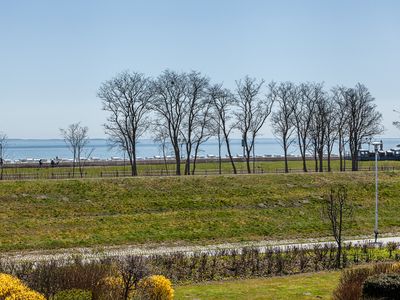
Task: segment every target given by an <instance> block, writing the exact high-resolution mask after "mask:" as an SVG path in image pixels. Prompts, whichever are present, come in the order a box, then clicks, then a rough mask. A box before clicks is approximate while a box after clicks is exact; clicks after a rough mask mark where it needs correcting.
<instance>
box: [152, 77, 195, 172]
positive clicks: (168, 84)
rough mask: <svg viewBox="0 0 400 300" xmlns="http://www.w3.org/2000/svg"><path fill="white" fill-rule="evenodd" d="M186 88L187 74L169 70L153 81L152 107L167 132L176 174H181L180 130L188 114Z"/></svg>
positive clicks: (182, 140)
mask: <svg viewBox="0 0 400 300" xmlns="http://www.w3.org/2000/svg"><path fill="white" fill-rule="evenodd" d="M187 88H188V81H187V74H186V73H177V72H174V71H170V70H166V71H164V72H163V73H162V74H161V75H160V76H159V77H158V78H157V80H155V81H154V83H153V90H154V98H153V100H152V109H153V110H154V111H155V112H156V115H157V119H158V120H159V123H158V124H159V125H160V126H162V127H164V129H165V130H166V131H167V132H168V136H169V139H170V142H171V145H172V148H173V150H174V155H175V162H176V165H175V166H176V167H175V174H176V175H181V146H182V145H183V144H184V143H185V140H184V136H183V135H182V132H183V131H184V122H185V119H186V117H187V114H188V106H187V104H188V99H187V97H188V93H187Z"/></svg>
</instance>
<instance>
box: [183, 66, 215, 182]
mask: <svg viewBox="0 0 400 300" xmlns="http://www.w3.org/2000/svg"><path fill="white" fill-rule="evenodd" d="M208 86H209V79H208V78H207V77H205V76H202V75H201V74H200V73H199V72H196V71H192V72H191V73H189V74H187V87H186V94H187V96H186V101H187V103H185V105H184V106H185V107H187V112H186V114H185V120H184V122H183V128H182V136H183V140H184V143H185V148H186V162H185V175H190V169H191V167H190V162H191V156H192V150H193V147H194V148H195V152H196V153H195V155H194V157H195V158H194V159H196V155H197V151H198V148H199V146H200V144H202V143H203V142H204V138H205V137H206V135H205V129H206V125H207V123H206V121H207V119H208V115H209V113H208V111H209V107H210V105H209V101H208V97H207V89H208Z"/></svg>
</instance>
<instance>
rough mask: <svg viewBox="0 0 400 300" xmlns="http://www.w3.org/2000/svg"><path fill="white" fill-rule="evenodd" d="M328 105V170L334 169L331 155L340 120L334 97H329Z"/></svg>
mask: <svg viewBox="0 0 400 300" xmlns="http://www.w3.org/2000/svg"><path fill="white" fill-rule="evenodd" d="M326 103H327V105H326V106H327V107H326V110H325V112H326V116H325V128H326V129H325V133H326V138H325V144H326V153H327V165H328V172H331V171H332V167H331V156H332V151H333V146H334V144H335V143H336V141H337V139H338V135H339V131H338V127H339V124H338V121H339V120H340V116H338V114H340V112H339V111H338V110H337V109H336V107H335V104H336V103H335V101H334V100H333V98H332V97H328V98H327V102H326Z"/></svg>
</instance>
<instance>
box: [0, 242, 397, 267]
mask: <svg viewBox="0 0 400 300" xmlns="http://www.w3.org/2000/svg"><path fill="white" fill-rule="evenodd" d="M373 242H374V240H373V239H371V238H365V237H364V238H356V239H351V240H346V241H345V243H352V244H357V243H359V244H364V243H373ZM388 242H397V243H400V236H390V237H382V238H379V239H378V243H379V244H381V245H385V244H387V243H388ZM329 244H334V242H332V241H317V240H306V241H303V242H298V241H293V240H288V241H256V242H242V243H225V244H215V245H205V246H193V245H191V246H170V245H169V246H160V245H153V246H151V245H145V246H137V245H135V246H129V245H128V246H108V247H97V248H72V249H58V250H54V251H50V250H48V251H24V252H7V253H2V254H1V255H0V257H3V258H7V259H8V260H14V261H19V262H22V261H29V262H39V261H50V260H69V259H71V258H73V257H76V256H79V257H81V258H82V259H83V260H89V261H90V260H97V259H100V258H117V257H125V256H129V255H143V256H150V255H163V254H171V253H184V254H186V255H193V254H194V253H205V252H207V253H210V252H211V253H212V252H217V251H220V250H237V251H238V252H239V253H240V251H241V250H242V249H243V248H244V247H255V248H258V249H259V250H260V252H265V251H266V250H267V249H270V248H280V249H282V250H285V249H288V248H294V247H297V248H302V249H309V248H313V247H314V246H315V245H321V246H324V245H329Z"/></svg>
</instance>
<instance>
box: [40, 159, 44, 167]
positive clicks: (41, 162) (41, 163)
mask: <svg viewBox="0 0 400 300" xmlns="http://www.w3.org/2000/svg"><path fill="white" fill-rule="evenodd" d="M42 165H43V161H42V160H41V159H39V168H41V167H42Z"/></svg>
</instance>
